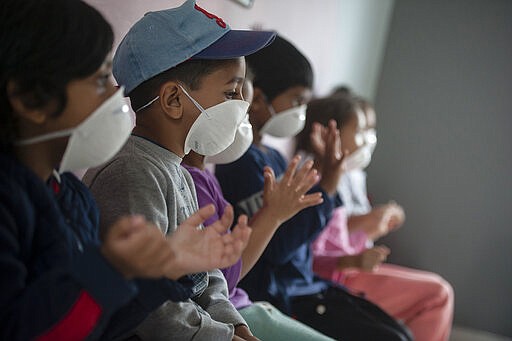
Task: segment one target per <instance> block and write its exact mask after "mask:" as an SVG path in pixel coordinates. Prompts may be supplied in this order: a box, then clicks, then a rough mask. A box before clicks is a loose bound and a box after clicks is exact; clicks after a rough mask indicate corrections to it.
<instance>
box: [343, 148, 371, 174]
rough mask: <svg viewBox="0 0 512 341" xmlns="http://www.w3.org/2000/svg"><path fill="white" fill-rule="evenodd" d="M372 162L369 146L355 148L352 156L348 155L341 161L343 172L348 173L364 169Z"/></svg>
mask: <svg viewBox="0 0 512 341" xmlns="http://www.w3.org/2000/svg"><path fill="white" fill-rule="evenodd" d="M371 160H372V151H371V147H370V145H367V144H365V145H364V146H362V147H359V148H357V149H356V150H355V151H354V152H353V153H352V154H349V155H348V156H347V157H346V158H345V160H343V170H344V171H345V172H350V171H351V170H354V169H365V168H366V167H368V165H369V164H370V161H371Z"/></svg>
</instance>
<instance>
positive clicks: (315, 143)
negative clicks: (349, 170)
mask: <svg viewBox="0 0 512 341" xmlns="http://www.w3.org/2000/svg"><path fill="white" fill-rule="evenodd" d="M326 139H327V128H326V127H324V126H323V125H322V124H320V123H318V122H313V125H312V127H311V133H310V134H309V140H310V144H311V149H312V151H313V154H314V156H315V160H323V158H324V155H325V140H326Z"/></svg>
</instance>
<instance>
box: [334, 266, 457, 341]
mask: <svg viewBox="0 0 512 341" xmlns="http://www.w3.org/2000/svg"><path fill="white" fill-rule="evenodd" d="M344 275H345V276H344V279H343V284H344V285H346V286H347V287H348V288H350V289H352V290H354V291H356V292H363V293H364V294H365V295H366V296H365V297H366V298H367V299H368V300H370V301H372V302H373V303H375V304H377V305H379V306H380V307H381V308H382V309H384V310H385V311H386V312H387V313H388V314H390V315H392V316H393V317H395V318H396V319H399V320H402V321H404V323H405V324H406V325H407V326H408V327H409V328H410V329H411V331H412V333H413V334H414V337H415V339H416V340H417V341H445V340H448V338H449V336H450V331H451V325H452V318H453V296H454V295H453V289H452V287H451V285H450V284H449V283H448V282H446V281H445V280H444V279H443V278H442V277H440V276H439V275H436V274H434V273H431V272H426V271H420V270H414V269H410V268H405V267H400V266H397V265H391V264H382V265H381V266H380V267H379V268H378V269H377V270H376V271H374V272H363V271H350V270H349V271H346V272H345V271H344Z"/></svg>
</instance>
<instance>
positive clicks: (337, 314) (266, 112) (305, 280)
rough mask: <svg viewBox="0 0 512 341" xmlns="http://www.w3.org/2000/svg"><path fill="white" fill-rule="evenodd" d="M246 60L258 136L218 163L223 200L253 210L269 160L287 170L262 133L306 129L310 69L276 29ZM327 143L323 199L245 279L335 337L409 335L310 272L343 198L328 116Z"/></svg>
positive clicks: (286, 226)
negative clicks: (314, 247)
mask: <svg viewBox="0 0 512 341" xmlns="http://www.w3.org/2000/svg"><path fill="white" fill-rule="evenodd" d="M246 59H247V63H248V65H249V67H250V68H251V69H252V70H254V74H255V78H254V99H253V102H252V104H251V107H250V111H249V120H250V122H251V124H252V126H253V135H254V139H253V143H252V145H251V146H250V147H249V149H248V151H247V152H246V153H245V154H244V155H243V156H242V157H241V158H239V159H238V160H236V161H234V162H232V163H229V164H225V165H218V166H217V167H216V172H215V174H216V176H217V178H218V180H219V183H220V185H221V187H222V190H223V192H224V195H225V197H226V199H227V200H228V201H229V202H231V203H233V204H234V205H235V206H236V208H237V210H238V211H239V212H246V213H249V214H254V213H255V212H257V211H258V210H259V209H260V208H261V207H262V203H263V201H262V190H263V189H264V182H265V180H264V174H266V172H265V171H264V169H265V167H267V166H269V167H272V169H273V171H274V172H275V174H276V176H277V177H278V178H279V177H280V176H284V174H285V172H286V169H287V165H286V161H285V159H284V157H283V156H282V155H281V154H280V153H279V152H278V151H277V150H275V149H273V148H271V147H269V146H266V145H263V144H262V143H261V139H262V134H271V135H274V136H279V137H292V136H294V135H295V134H297V133H298V132H299V131H300V130H301V129H302V128H303V126H304V120H305V109H306V103H307V102H308V101H309V99H310V97H311V91H312V85H313V72H312V68H311V65H310V64H309V62H308V60H307V59H306V58H305V57H304V55H302V53H300V52H299V51H298V50H297V49H296V48H295V47H294V46H293V45H292V44H291V43H289V42H288V41H286V40H285V39H284V38H282V37H279V36H278V37H276V40H275V41H274V43H272V44H271V45H269V46H267V47H265V48H264V49H261V50H260V51H258V52H256V53H254V54H252V55H250V56H248V57H247V58H246ZM323 142H324V144H325V153H324V158H323V159H322V161H321V162H319V164H318V165H319V166H318V168H317V169H318V170H320V172H321V179H320V181H319V183H318V184H316V185H315V186H313V188H312V189H311V190H310V192H321V193H322V198H323V202H322V203H320V204H318V205H316V206H311V207H307V208H305V209H303V210H301V211H300V212H298V213H297V214H295V215H294V216H293V217H291V218H290V219H288V220H286V221H284V222H283V223H282V224H281V226H280V227H279V228H278V229H277V231H276V232H275V233H274V235H273V236H272V239H271V240H270V242H269V244H268V246H267V247H266V248H265V250H264V251H263V254H262V256H261V257H260V258H259V259H258V261H257V262H256V264H255V266H254V267H253V268H252V270H251V271H250V272H249V273H248V274H247V275H246V276H245V277H244V278H243V279H242V281H241V282H240V286H241V287H242V288H243V289H244V290H246V291H247V292H248V294H249V296H250V297H251V298H252V299H255V300H265V301H269V302H270V303H272V304H273V305H275V306H276V307H277V308H278V309H280V310H282V311H284V312H286V313H287V314H289V315H290V316H292V317H294V318H296V319H297V320H299V321H301V322H303V323H305V324H307V325H309V326H311V327H313V328H314V329H316V330H318V331H320V332H322V333H323V334H326V335H328V336H330V337H332V338H335V339H349V340H409V339H410V336H409V335H408V331H407V330H406V328H403V327H402V326H401V325H400V324H399V323H398V322H397V321H395V320H394V319H393V318H391V317H390V316H389V315H387V314H386V313H385V312H383V311H382V310H381V309H380V308H378V307H377V306H375V305H374V304H372V303H370V302H368V301H366V300H365V299H363V298H360V297H357V296H354V295H351V294H350V293H348V292H347V291H346V290H345V289H344V288H343V287H341V286H340V285H337V284H335V283H333V282H330V281H327V280H323V279H321V278H319V277H317V276H316V275H315V274H314V272H313V268H312V254H311V250H310V243H311V242H312V241H313V240H314V239H316V237H317V236H318V235H319V234H320V232H321V231H322V230H323V228H324V227H325V225H326V223H327V221H328V220H329V218H330V217H331V214H332V211H333V210H334V208H335V207H336V206H339V205H340V204H341V202H340V200H339V197H338V196H337V194H336V187H337V184H338V180H339V177H340V175H341V173H342V162H343V157H342V154H341V150H340V140H339V132H338V130H337V129H336V123H335V122H331V125H330V126H329V129H328V130H327V132H326V134H325V135H324V139H323ZM296 190H299V188H296Z"/></svg>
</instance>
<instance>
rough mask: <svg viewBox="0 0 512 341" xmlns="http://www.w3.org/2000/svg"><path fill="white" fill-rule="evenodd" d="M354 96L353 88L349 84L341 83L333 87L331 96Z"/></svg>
mask: <svg viewBox="0 0 512 341" xmlns="http://www.w3.org/2000/svg"><path fill="white" fill-rule="evenodd" d="M337 95H342V96H353V93H352V90H351V89H350V87H348V86H347V85H339V86H337V87H335V88H334V89H332V92H331V96H337Z"/></svg>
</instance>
